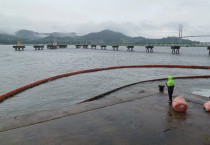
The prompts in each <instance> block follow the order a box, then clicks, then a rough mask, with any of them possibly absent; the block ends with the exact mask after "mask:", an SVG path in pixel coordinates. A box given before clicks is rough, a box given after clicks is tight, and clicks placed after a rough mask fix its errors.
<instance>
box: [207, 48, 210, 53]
mask: <svg viewBox="0 0 210 145" xmlns="http://www.w3.org/2000/svg"><path fill="white" fill-rule="evenodd" d="M207 50H209V55H210V46H208V47H207Z"/></svg>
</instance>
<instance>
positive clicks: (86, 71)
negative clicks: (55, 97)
mask: <svg viewBox="0 0 210 145" xmlns="http://www.w3.org/2000/svg"><path fill="white" fill-rule="evenodd" d="M123 68H185V69H210V66H194V65H129V66H113V67H106V68H95V69H87V70H81V71H77V72H70V73H65V74H61V75H57V76H53V77H49V78H46V79H43V80H39V81H36V82H34V83H31V84H28V85H25V86H23V87H20V88H18V89H15V90H13V91H10V92H8V93H6V94H3V95H1V96H0V102H1V101H3V100H6V99H7V98H10V97H13V96H15V95H17V94H19V93H21V92H23V91H25V90H28V89H30V88H33V87H35V86H38V85H41V84H44V83H47V82H50V81H53V80H56V79H59V78H63V77H68V76H73V75H78V74H82V73H90V72H97V71H104V70H112V69H123ZM209 77H210V75H208V76H193V77H192V76H188V78H209ZM177 78H178V77H177ZM185 78H186V77H185ZM179 79H181V77H179Z"/></svg>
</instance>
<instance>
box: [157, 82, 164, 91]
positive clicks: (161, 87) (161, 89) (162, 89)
mask: <svg viewBox="0 0 210 145" xmlns="http://www.w3.org/2000/svg"><path fill="white" fill-rule="evenodd" d="M158 87H159V92H160V93H164V87H165V85H163V84H160V85H158Z"/></svg>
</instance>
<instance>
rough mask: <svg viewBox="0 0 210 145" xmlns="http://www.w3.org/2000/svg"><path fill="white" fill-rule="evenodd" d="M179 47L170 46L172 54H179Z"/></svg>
mask: <svg viewBox="0 0 210 145" xmlns="http://www.w3.org/2000/svg"><path fill="white" fill-rule="evenodd" d="M180 47H181V46H178V45H175V46H171V49H172V53H173V54H179V49H180Z"/></svg>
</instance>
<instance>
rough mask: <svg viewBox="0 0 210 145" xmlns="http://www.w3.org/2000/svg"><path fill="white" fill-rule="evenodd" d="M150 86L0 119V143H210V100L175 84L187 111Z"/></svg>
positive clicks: (157, 144) (158, 144) (118, 144)
mask: <svg viewBox="0 0 210 145" xmlns="http://www.w3.org/2000/svg"><path fill="white" fill-rule="evenodd" d="M157 90H158V88H157V89H156V90H154V89H149V90H140V91H139V92H138V93H127V94H126V93H124V94H119V95H113V96H110V97H104V98H101V99H97V100H92V101H86V102H83V103H79V104H75V105H71V106H65V107H61V108H59V109H50V110H45V111H39V112H35V113H31V114H27V115H22V116H17V117H13V118H7V119H0V121H1V124H0V140H1V144H5V145H6V144H22V145H27V144H31V145H37V144H39V145H56V144H73V145H82V144H91V145H98V144H115V145H122V144H126V145H130V144H144V145H151V144H156V145H163V144H167V145H174V144H179V145H186V144H190V145H198V144H206V145H207V144H210V133H209V129H210V125H209V118H210V113H207V112H205V111H204V110H203V109H202V105H201V104H203V103H204V102H206V101H207V100H209V99H208V98H204V97H201V96H198V95H193V94H190V93H186V92H181V91H177V90H175V92H174V97H176V96H178V95H182V96H184V97H185V99H186V100H187V103H188V105H189V108H188V111H187V112H186V113H179V112H176V111H174V110H173V108H172V106H171V105H170V104H168V102H167V99H168V94H167V93H164V92H158V91H157Z"/></svg>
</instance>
